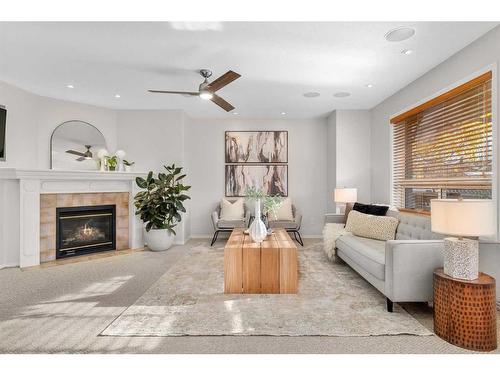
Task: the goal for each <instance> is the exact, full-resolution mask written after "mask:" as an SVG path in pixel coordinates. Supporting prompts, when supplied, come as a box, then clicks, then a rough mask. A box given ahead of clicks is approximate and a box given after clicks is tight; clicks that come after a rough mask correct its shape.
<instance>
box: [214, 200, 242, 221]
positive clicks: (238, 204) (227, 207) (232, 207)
mask: <svg viewBox="0 0 500 375" xmlns="http://www.w3.org/2000/svg"><path fill="white" fill-rule="evenodd" d="M244 204H245V201H244V199H243V198H240V199H237V200H235V201H234V202H230V201H228V200H227V199H224V198H223V199H222V200H221V202H220V218H221V220H241V219H243V217H244V216H245V207H244Z"/></svg>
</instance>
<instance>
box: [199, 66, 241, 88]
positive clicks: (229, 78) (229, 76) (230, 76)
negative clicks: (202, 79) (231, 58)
mask: <svg viewBox="0 0 500 375" xmlns="http://www.w3.org/2000/svg"><path fill="white" fill-rule="evenodd" d="M240 77H241V75H240V74H238V73H235V72H233V71H232V70H230V71H228V72H227V73H226V74H223V75H221V76H220V77H219V78H217V79H216V80H215V81H212V82H210V83H209V84H208V86H207V89H209V90H210V91H212V92H216V91H217V90H220V89H221V88H223V87H224V86H226V85H229V84H230V83H231V82H233V81H234V80H235V79H238V78H240Z"/></svg>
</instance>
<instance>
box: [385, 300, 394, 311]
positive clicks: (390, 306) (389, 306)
mask: <svg viewBox="0 0 500 375" xmlns="http://www.w3.org/2000/svg"><path fill="white" fill-rule="evenodd" d="M386 303H387V311H389V312H390V313H391V312H392V310H393V305H394V303H393V302H392V301H391V300H390V299H389V298H386Z"/></svg>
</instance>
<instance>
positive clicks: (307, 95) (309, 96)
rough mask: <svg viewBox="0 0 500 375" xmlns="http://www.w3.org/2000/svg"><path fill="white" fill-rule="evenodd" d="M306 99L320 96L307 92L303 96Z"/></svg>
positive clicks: (316, 93)
mask: <svg viewBox="0 0 500 375" xmlns="http://www.w3.org/2000/svg"><path fill="white" fill-rule="evenodd" d="M303 95H304V96H305V97H306V98H317V97H318V96H320V93H319V92H315V91H311V92H306V93H304V94H303Z"/></svg>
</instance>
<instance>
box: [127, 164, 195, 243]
mask: <svg viewBox="0 0 500 375" xmlns="http://www.w3.org/2000/svg"><path fill="white" fill-rule="evenodd" d="M164 168H165V169H166V170H167V173H158V176H156V177H155V175H154V174H153V172H149V173H148V176H147V177H146V179H144V178H142V177H137V178H136V183H137V186H139V187H140V188H141V189H144V190H142V191H140V192H139V193H137V194H136V196H135V197H134V203H135V207H136V208H137V211H136V214H137V215H140V217H141V219H142V221H143V222H144V224H145V225H144V239H145V242H146V244H147V245H148V247H149V249H151V250H153V251H163V250H167V249H168V248H170V246H172V243H173V242H174V237H175V230H174V228H175V226H176V225H177V224H178V223H180V221H181V220H182V217H181V214H180V213H181V212H186V209H185V207H184V203H183V202H184V201H185V200H186V199H190V197H189V196H187V195H186V194H184V193H183V192H185V191H187V190H189V189H190V188H191V186H187V185H183V184H182V182H181V181H182V179H183V178H184V177H186V175H185V174H182V167H176V166H175V164H172V165H170V166H164Z"/></svg>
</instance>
